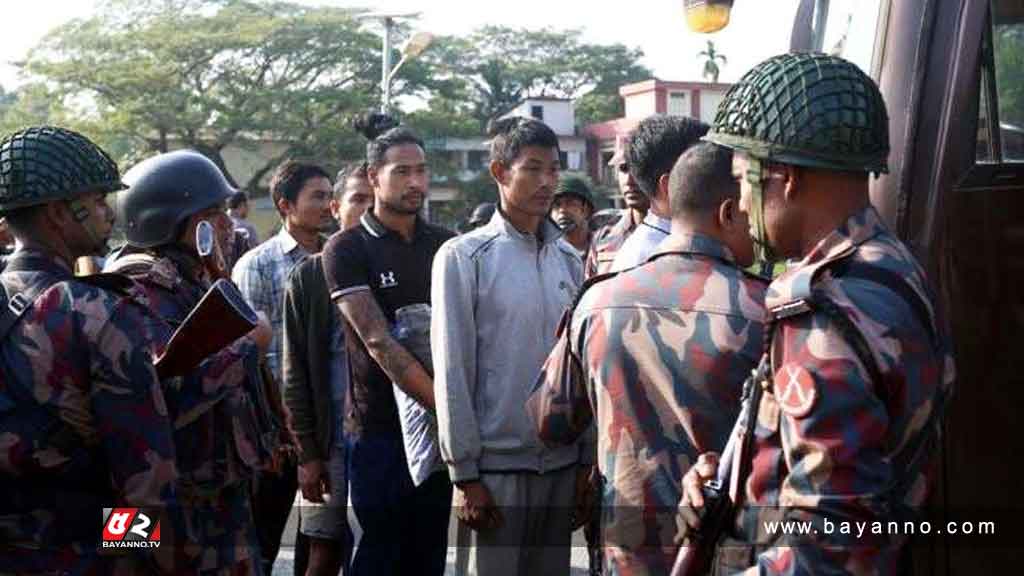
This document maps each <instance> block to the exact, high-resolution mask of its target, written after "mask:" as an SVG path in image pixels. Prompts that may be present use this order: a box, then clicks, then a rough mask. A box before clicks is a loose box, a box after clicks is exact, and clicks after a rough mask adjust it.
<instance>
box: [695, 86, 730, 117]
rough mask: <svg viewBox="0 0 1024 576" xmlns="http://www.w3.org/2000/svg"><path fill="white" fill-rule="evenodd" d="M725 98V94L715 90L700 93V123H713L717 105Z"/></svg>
mask: <svg viewBox="0 0 1024 576" xmlns="http://www.w3.org/2000/svg"><path fill="white" fill-rule="evenodd" d="M723 98H725V92H719V91H717V90H715V91H711V90H701V91H700V119H701V121H702V122H705V123H707V124H712V123H714V121H715V113H716V112H718V105H719V104H721V103H722V99H723Z"/></svg>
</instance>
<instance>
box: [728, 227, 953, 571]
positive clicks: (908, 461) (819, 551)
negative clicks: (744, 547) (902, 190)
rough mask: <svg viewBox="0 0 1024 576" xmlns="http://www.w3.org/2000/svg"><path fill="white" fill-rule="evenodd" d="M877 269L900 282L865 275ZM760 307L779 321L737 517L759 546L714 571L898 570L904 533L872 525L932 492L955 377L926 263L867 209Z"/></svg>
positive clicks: (900, 514) (741, 530)
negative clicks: (787, 526) (783, 531)
mask: <svg viewBox="0 0 1024 576" xmlns="http://www.w3.org/2000/svg"><path fill="white" fill-rule="evenodd" d="M879 275H884V276H888V277H889V278H890V279H891V278H892V277H897V278H899V279H901V280H902V283H903V285H905V286H903V287H901V286H897V287H896V288H895V289H894V288H893V286H894V285H896V284H898V283H893V282H886V283H880V282H878V281H873V280H871V278H873V277H874V278H877V277H878V276H879ZM901 288H905V291H903V292H902V293H900V292H901ZM821 301H828V302H831V303H833V304H834V305H836V306H838V308H839V310H840V311H841V312H843V313H844V314H845V316H846V317H847V318H849V319H850V320H851V321H852V323H853V325H854V326H855V327H856V328H857V330H858V331H859V332H860V333H861V334H862V335H863V337H864V341H866V342H867V345H868V346H867V348H869V350H870V354H871V356H872V357H873V358H874V359H875V365H876V366H877V369H878V373H879V374H880V380H877V381H876V380H875V379H874V378H872V377H871V376H870V371H869V370H870V369H869V367H867V366H865V364H864V363H862V362H861V360H860V357H859V356H858V355H857V353H856V352H855V349H854V348H853V346H854V345H855V344H852V342H853V339H852V338H851V337H850V336H849V334H848V332H844V331H843V330H842V329H841V326H840V325H839V322H838V321H836V320H834V318H835V316H832V315H829V314H826V313H825V312H824V311H823V308H822V306H821V305H816V304H814V302H821ZM766 304H767V306H768V308H769V310H770V311H771V314H772V316H773V317H774V318H775V319H776V324H775V328H774V337H773V341H772V347H771V349H772V371H773V372H772V373H773V381H772V383H771V387H770V388H769V389H768V390H767V392H766V393H765V395H764V398H763V400H762V401H761V405H760V410H759V412H758V423H757V427H756V431H755V449H754V455H753V468H752V470H751V474H750V476H749V477H748V479H747V482H746V485H745V499H746V502H747V503H748V506H746V507H745V508H744V509H743V510H742V512H741V514H740V515H739V517H738V519H737V532H738V534H739V535H741V537H742V539H743V540H744V541H746V542H748V543H750V542H756V543H757V544H758V545H759V546H760V548H759V549H758V551H760V552H761V553H760V555H758V556H757V557H756V558H753V557H750V556H748V558H747V559H746V561H745V562H744V563H742V564H741V565H738V566H737V565H735V564H733V565H731V566H729V565H728V564H729V563H730V562H734V561H735V559H733V560H730V559H727V558H726V556H727V555H723V554H722V552H721V550H720V557H719V567H720V568H721V569H722V570H724V571H731V570H734V569H742V568H745V567H747V566H750V563H751V562H752V561H753V562H756V566H754V567H752V568H750V570H749V571H750V572H751V573H755V572H756V573H761V574H766V573H767V574H787V575H788V574H823V573H830V574H831V573H854V574H868V573H881V574H891V573H896V572H898V571H899V569H900V562H901V561H902V560H903V558H901V556H900V554H901V545H902V544H903V540H902V539H901V538H900V537H899V536H897V535H892V536H887V535H872V534H869V532H871V530H872V527H871V526H870V523H871V522H873V521H889V520H892V519H895V518H905V517H906V514H908V513H909V514H910V515H911V517H912V516H913V514H912V512H913V510H914V509H915V508H917V507H919V506H921V505H922V504H923V503H924V501H925V499H926V498H927V496H928V491H929V487H930V485H931V474H932V471H933V467H934V466H933V465H934V464H935V461H936V458H935V457H936V456H937V454H938V449H937V443H938V441H939V432H940V429H941V413H940V412H938V411H939V410H940V407H941V406H942V405H944V403H945V399H946V398H947V397H948V395H949V394H950V392H951V390H952V382H953V378H954V367H953V361H952V358H951V357H950V355H949V353H948V350H949V347H948V338H947V336H946V334H945V333H944V329H943V325H942V323H941V322H939V321H937V320H936V316H935V312H934V305H933V299H932V297H931V294H930V292H929V290H928V288H927V285H926V280H925V276H924V272H923V271H922V270H921V268H920V267H919V266H918V265H917V263H916V262H915V260H914V258H913V256H911V254H910V253H909V251H908V250H907V248H906V246H904V245H903V244H902V243H901V242H900V241H899V240H898V239H897V238H896V237H895V236H894V235H893V234H892V233H891V232H890V231H889V230H888V229H887V228H886V227H885V225H884V224H883V223H882V221H881V219H880V217H879V215H878V213H877V212H876V211H875V210H874V208H871V207H869V208H866V209H865V210H863V211H861V212H859V213H857V214H855V215H854V216H852V217H851V218H849V219H848V220H847V221H846V223H845V224H844V225H843V226H841V227H840V228H838V229H837V230H835V231H833V232H832V233H831V234H830V235H829V236H828V237H826V238H825V239H823V240H822V241H821V242H820V243H819V244H818V245H817V246H816V247H815V248H814V249H813V250H812V251H811V252H810V253H809V254H808V255H807V256H806V257H805V258H804V259H803V260H802V261H801V262H799V263H798V264H797V265H795V266H793V267H791V268H790V270H788V271H787V272H786V273H785V274H783V275H782V276H780V277H779V278H778V279H776V280H775V281H774V282H773V283H772V285H771V287H770V289H769V292H768V296H767V299H766ZM926 324H927V325H926ZM867 348H866V349H867ZM773 521H804V522H810V523H812V524H811V526H813V528H810V530H809V531H810V532H811V533H814V532H815V531H816V532H817V533H816V534H814V535H812V536H805V537H800V538H798V539H797V540H795V541H786V540H778V539H777V535H772V534H771V533H770V532H771V531H772V530H776V531H778V525H775V524H772V522H773ZM857 521H861V522H867V523H868V530H867V532H865V533H864V534H863V537H858V536H857V529H856V528H855V527H854V528H853V530H852V532H853V533H852V535H851V534H842V533H840V532H841V530H840V528H841V526H842V524H841V523H843V522H847V523H854V522H857ZM826 522H828V523H831V528H832V530H831V534H829V533H828V532H829V524H826ZM773 526H774V528H773ZM798 530H799V529H798ZM882 532H883V533H884V532H885V531H884V530H883V531H882Z"/></svg>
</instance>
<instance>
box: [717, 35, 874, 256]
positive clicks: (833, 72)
mask: <svg viewBox="0 0 1024 576" xmlns="http://www.w3.org/2000/svg"><path fill="white" fill-rule="evenodd" d="M704 140H707V141H709V142H714V143H715V144H718V145H720V146H725V147H726V148H730V149H732V150H734V151H736V152H742V153H745V154H746V155H747V156H748V158H749V159H750V161H751V162H750V165H751V168H750V170H749V171H748V173H747V175H746V178H747V180H748V182H750V184H751V189H752V191H753V194H752V205H751V214H750V216H751V220H752V222H751V224H752V225H753V227H754V232H755V237H754V241H755V243H756V244H757V247H758V253H759V257H760V258H761V259H762V260H765V261H771V260H773V259H774V257H773V255H772V254H771V250H770V247H769V246H768V245H767V244H766V240H767V237H766V234H765V230H764V211H763V210H764V207H763V197H762V190H761V185H762V182H763V176H762V169H761V168H762V166H761V163H762V162H777V163H780V164H790V165H794V166H803V167H806V168H816V169H822V170H836V171H843V172H869V173H881V172H888V166H887V159H888V157H889V117H888V114H887V113H886V110H885V101H884V100H883V99H882V94H881V92H879V90H878V86H877V85H876V84H875V82H874V81H873V80H872V79H871V78H870V77H868V75H867V74H865V73H864V72H862V71H861V70H860V68H857V66H855V65H854V64H852V63H850V62H847V61H846V60H843V59H842V58H837V57H835V56H827V55H825V54H783V55H781V56H775V57H773V58H769V59H768V60H765V61H764V62H761V63H760V64H758V65H757V66H755V67H754V68H753V69H752V70H750V71H749V72H747V73H746V74H745V75H744V76H743V78H741V79H740V81H739V82H737V83H736V84H734V85H733V86H732V88H730V89H729V91H728V92H727V93H726V95H725V99H724V100H723V101H722V103H721V105H719V107H718V113H717V114H716V115H715V123H714V126H713V127H712V129H711V131H710V132H709V133H708V134H707V135H706V136H705V137H704Z"/></svg>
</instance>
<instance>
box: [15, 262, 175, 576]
mask: <svg viewBox="0 0 1024 576" xmlns="http://www.w3.org/2000/svg"><path fill="white" fill-rule="evenodd" d="M21 259H27V260H26V262H27V263H30V266H26V267H25V268H30V269H31V270H32V271H16V270H12V269H8V271H6V272H5V273H4V275H3V278H4V283H5V284H6V285H7V287H8V289H9V290H11V291H12V293H13V292H15V291H16V292H23V291H24V290H25V289H26V287H27V286H30V285H33V286H50V287H49V288H47V289H46V290H45V292H43V293H42V294H41V295H40V296H39V297H38V298H36V299H35V301H34V303H33V304H32V306H31V308H29V309H28V310H26V311H25V312H24V315H23V316H22V317H21V319H20V320H19V321H18V323H17V324H16V325H15V326H14V328H13V329H12V330H11V332H10V333H9V334H8V336H7V338H6V339H5V340H4V341H3V343H2V344H0V350H2V352H0V353H2V358H3V359H2V365H3V367H4V369H3V380H2V382H0V448H2V450H0V510H2V512H0V542H2V543H0V571H11V572H15V573H39V572H46V573H60V574H97V575H99V574H109V573H111V571H112V570H113V569H114V568H113V564H112V562H111V559H110V557H101V556H100V555H99V546H100V542H99V539H100V535H101V534H102V522H101V519H102V512H103V508H104V507H112V506H165V505H168V504H170V503H171V502H172V501H173V498H172V497H173V492H172V483H173V481H174V479H175V476H176V472H175V460H174V457H175V454H174V444H173V441H172V436H171V425H170V423H169V421H168V417H167V407H166V405H165V403H164V396H163V393H162V392H161V389H160V386H159V381H158V380H157V375H156V372H155V370H154V368H153V365H152V357H151V353H150V349H149V348H147V347H146V346H145V345H144V343H145V342H146V341H147V340H149V339H150V338H151V337H152V334H151V333H150V324H149V323H148V322H147V321H146V318H145V304H144V303H142V302H138V303H137V300H136V297H138V296H140V294H138V293H136V290H137V288H136V287H133V286H132V285H131V282H129V281H125V282H126V283H125V284H124V285H122V286H120V288H121V290H119V291H118V292H114V291H108V290H104V289H101V288H100V287H98V286H97V285H95V284H94V283H93V281H89V280H82V279H76V278H74V277H73V276H72V273H71V269H70V267H69V266H68V265H67V264H66V263H64V262H62V261H59V260H56V259H55V258H52V257H50V256H47V255H45V254H42V253H40V252H35V251H30V250H22V251H20V252H18V253H16V254H15V256H14V257H13V259H12V260H11V267H12V268H13V267H15V266H16V264H15V263H16V262H17V261H18V260H21ZM108 283H109V282H108ZM125 290H127V291H130V293H131V294H132V297H126V296H125V293H124V291H125ZM139 304H142V305H141V306H140V305H139ZM5 412H6V414H4V413H5ZM26 412H28V413H30V414H31V413H33V412H35V414H34V416H32V417H31V421H29V419H28V418H25V417H24V416H25V415H26ZM17 416H21V418H17ZM40 431H42V432H40ZM61 437H63V439H62V440H60V438H61ZM29 438H34V440H30V439H29ZM26 443H31V444H34V445H26ZM145 558H147V555H146V554H145V552H144V551H141V550H131V551H130V553H129V554H128V555H127V556H126V557H125V561H126V562H131V561H145V560H144V559H145ZM134 570H137V571H139V572H140V573H151V572H152V567H150V568H149V569H144V568H142V566H138V567H136V568H135V569H134Z"/></svg>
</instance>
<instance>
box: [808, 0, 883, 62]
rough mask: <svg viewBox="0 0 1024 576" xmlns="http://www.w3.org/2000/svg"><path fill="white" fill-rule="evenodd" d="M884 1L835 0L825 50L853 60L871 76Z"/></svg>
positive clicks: (828, 20)
mask: <svg viewBox="0 0 1024 576" xmlns="http://www.w3.org/2000/svg"><path fill="white" fill-rule="evenodd" d="M882 4H883V0H832V1H831V2H829V3H828V19H827V20H826V23H825V36H824V39H823V42H822V51H823V52H825V53H827V54H833V55H835V56H840V57H842V58H845V59H847V60H849V61H850V62H853V63H854V64H856V65H857V66H859V67H860V69H861V70H863V71H865V72H867V73H868V74H869V75H871V73H872V70H871V62H872V57H873V56H874V51H875V36H876V32H877V31H878V24H879V21H880V20H879V10H880V9H881V6H882Z"/></svg>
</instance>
